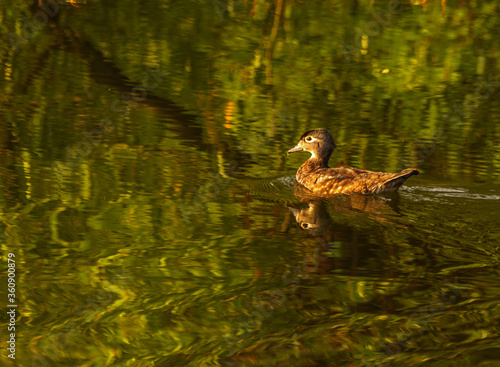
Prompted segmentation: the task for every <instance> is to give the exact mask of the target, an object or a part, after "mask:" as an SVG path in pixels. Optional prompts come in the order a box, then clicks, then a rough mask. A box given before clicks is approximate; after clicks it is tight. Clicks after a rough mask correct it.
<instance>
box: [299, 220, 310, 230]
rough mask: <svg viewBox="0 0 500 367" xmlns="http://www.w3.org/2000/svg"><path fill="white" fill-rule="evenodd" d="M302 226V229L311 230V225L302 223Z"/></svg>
mask: <svg viewBox="0 0 500 367" xmlns="http://www.w3.org/2000/svg"><path fill="white" fill-rule="evenodd" d="M300 226H301V227H302V228H304V229H307V228H309V223H306V222H302V223H301V224H300Z"/></svg>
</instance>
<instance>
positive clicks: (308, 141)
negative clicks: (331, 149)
mask: <svg viewBox="0 0 500 367" xmlns="http://www.w3.org/2000/svg"><path fill="white" fill-rule="evenodd" d="M304 140H305V141H306V142H307V143H312V142H313V141H316V140H318V139H316V138H313V137H312V136H310V135H309V136H306V138H305V139H304Z"/></svg>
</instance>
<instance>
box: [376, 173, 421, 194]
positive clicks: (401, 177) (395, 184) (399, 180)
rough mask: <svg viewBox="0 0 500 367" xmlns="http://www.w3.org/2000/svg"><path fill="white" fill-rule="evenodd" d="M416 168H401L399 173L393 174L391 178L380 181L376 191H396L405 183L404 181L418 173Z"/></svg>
mask: <svg viewBox="0 0 500 367" xmlns="http://www.w3.org/2000/svg"><path fill="white" fill-rule="evenodd" d="M418 173H419V172H418V169H416V168H407V169H404V170H402V171H401V172H400V173H396V174H394V175H393V176H392V177H391V178H389V179H387V180H385V181H384V182H382V184H381V185H380V186H379V190H378V192H392V191H396V190H397V189H399V188H400V187H401V185H403V184H404V183H405V181H406V180H407V179H408V178H410V177H411V176H413V175H418Z"/></svg>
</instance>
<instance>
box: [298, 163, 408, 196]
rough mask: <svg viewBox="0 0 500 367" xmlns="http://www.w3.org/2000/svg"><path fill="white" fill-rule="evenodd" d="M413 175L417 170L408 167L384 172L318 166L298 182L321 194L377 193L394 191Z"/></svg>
mask: <svg viewBox="0 0 500 367" xmlns="http://www.w3.org/2000/svg"><path fill="white" fill-rule="evenodd" d="M413 175H418V170H416V169H413V168H409V169H405V170H403V171H401V172H400V173H385V172H373V171H366V170H362V169H359V168H352V167H340V168H320V169H317V170H316V171H315V172H314V173H312V174H310V175H308V177H307V178H305V179H304V180H302V181H303V182H300V183H301V184H303V185H304V186H305V187H307V188H308V189H309V190H311V191H313V192H315V193H318V194H321V195H334V194H349V193H360V194H378V193H381V192H392V191H396V190H397V189H399V187H400V186H401V185H402V184H403V183H404V182H405V181H406V180H407V179H408V178H409V177H410V176H413Z"/></svg>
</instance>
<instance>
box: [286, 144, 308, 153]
mask: <svg viewBox="0 0 500 367" xmlns="http://www.w3.org/2000/svg"><path fill="white" fill-rule="evenodd" d="M303 150H304V149H302V147H301V146H300V145H297V146H295V147H294V148H292V149H290V150H289V151H288V152H287V153H286V155H288V154H290V153H295V152H301V151H303Z"/></svg>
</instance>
